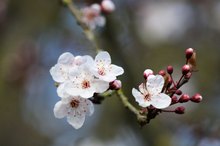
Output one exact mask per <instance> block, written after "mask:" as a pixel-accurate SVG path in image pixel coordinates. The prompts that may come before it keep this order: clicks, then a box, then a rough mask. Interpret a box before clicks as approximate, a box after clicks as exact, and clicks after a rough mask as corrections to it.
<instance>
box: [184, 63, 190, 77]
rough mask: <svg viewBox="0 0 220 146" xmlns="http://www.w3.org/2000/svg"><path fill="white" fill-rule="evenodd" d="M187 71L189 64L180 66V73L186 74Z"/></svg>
mask: <svg viewBox="0 0 220 146" xmlns="http://www.w3.org/2000/svg"><path fill="white" fill-rule="evenodd" d="M189 71H190V66H189V65H187V64H185V65H183V67H182V74H183V75H186V74H187V73H188V72H189Z"/></svg>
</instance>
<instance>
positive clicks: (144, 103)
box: [132, 88, 151, 107]
mask: <svg viewBox="0 0 220 146" xmlns="http://www.w3.org/2000/svg"><path fill="white" fill-rule="evenodd" d="M132 95H133V96H134V97H135V101H136V102H138V104H139V105H140V106H142V107H148V106H149V105H150V104H151V102H150V101H147V100H145V99H144V95H143V94H141V93H140V92H139V91H138V90H137V89H135V88H133V89H132Z"/></svg>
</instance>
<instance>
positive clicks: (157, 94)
mask: <svg viewBox="0 0 220 146" xmlns="http://www.w3.org/2000/svg"><path fill="white" fill-rule="evenodd" d="M163 86H164V78H163V77H162V76H161V75H149V76H148V78H147V82H146V84H145V83H142V84H141V85H140V86H139V91H140V92H139V91H138V90H137V89H135V88H133V89H132V94H133V96H134V97H135V100H136V101H137V102H138V103H139V105H140V106H142V107H148V106H150V105H153V106H154V107H155V108H158V109H162V108H166V107H168V106H169V105H170V103H171V98H170V97H169V96H168V95H166V94H164V93H161V91H162V88H163Z"/></svg>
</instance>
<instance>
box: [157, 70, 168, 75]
mask: <svg viewBox="0 0 220 146" xmlns="http://www.w3.org/2000/svg"><path fill="white" fill-rule="evenodd" d="M158 74H159V75H161V76H165V75H166V72H165V70H160V71H159V73H158Z"/></svg>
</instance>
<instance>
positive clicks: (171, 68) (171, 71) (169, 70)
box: [167, 65, 173, 74]
mask: <svg viewBox="0 0 220 146" xmlns="http://www.w3.org/2000/svg"><path fill="white" fill-rule="evenodd" d="M167 72H168V74H172V73H173V67H172V66H171V65H169V66H167Z"/></svg>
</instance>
